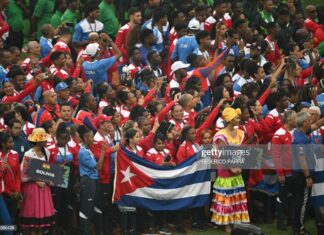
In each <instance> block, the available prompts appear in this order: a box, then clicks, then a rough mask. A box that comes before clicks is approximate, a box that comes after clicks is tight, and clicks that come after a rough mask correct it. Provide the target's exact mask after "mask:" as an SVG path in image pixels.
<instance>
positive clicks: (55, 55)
mask: <svg viewBox="0 0 324 235" xmlns="http://www.w3.org/2000/svg"><path fill="white" fill-rule="evenodd" d="M61 55H65V53H64V52H62V51H54V52H53V53H52V54H51V57H50V59H51V61H52V62H54V61H55V60H57V59H58V58H59V57H60V56H61Z"/></svg>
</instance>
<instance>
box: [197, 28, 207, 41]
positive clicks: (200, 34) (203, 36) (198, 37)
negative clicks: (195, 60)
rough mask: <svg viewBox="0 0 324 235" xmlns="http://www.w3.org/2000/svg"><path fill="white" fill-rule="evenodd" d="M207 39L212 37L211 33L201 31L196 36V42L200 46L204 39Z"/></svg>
mask: <svg viewBox="0 0 324 235" xmlns="http://www.w3.org/2000/svg"><path fill="white" fill-rule="evenodd" d="M207 37H210V34H209V32H207V31H205V30H203V31H199V32H198V33H197V34H196V41H197V43H198V44H200V40H201V39H203V38H207Z"/></svg>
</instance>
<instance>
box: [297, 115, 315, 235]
mask: <svg viewBox="0 0 324 235" xmlns="http://www.w3.org/2000/svg"><path fill="white" fill-rule="evenodd" d="M309 117H310V116H309V114H308V113H307V112H300V113H298V114H297V116H296V125H297V129H296V130H295V131H294V133H293V142H292V143H293V176H294V178H295V184H294V185H293V195H294V197H293V198H294V200H295V201H294V208H295V213H294V216H293V225H292V228H293V234H308V232H307V231H306V230H305V227H304V216H305V210H306V205H307V201H308V197H309V193H310V189H311V188H312V186H313V180H312V177H311V172H312V171H314V169H315V156H314V153H313V151H312V145H311V141H310V138H309V137H308V134H310V132H311V122H310V118H309Z"/></svg>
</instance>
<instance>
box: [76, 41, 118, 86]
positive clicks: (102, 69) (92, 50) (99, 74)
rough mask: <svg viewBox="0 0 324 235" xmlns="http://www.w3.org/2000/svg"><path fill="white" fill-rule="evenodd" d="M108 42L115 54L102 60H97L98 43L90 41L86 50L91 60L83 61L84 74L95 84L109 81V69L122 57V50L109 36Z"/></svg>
mask: <svg viewBox="0 0 324 235" xmlns="http://www.w3.org/2000/svg"><path fill="white" fill-rule="evenodd" d="M108 42H109V44H110V46H111V47H112V48H113V50H114V56H112V57H110V58H105V59H101V60H97V59H98V57H99V55H100V53H99V51H100V48H99V44H98V43H90V44H89V45H88V46H87V47H86V49H85V52H86V53H87V55H88V56H90V58H91V59H90V61H86V62H84V63H83V65H82V67H83V70H84V74H85V77H86V79H87V80H90V79H91V80H92V81H93V83H94V85H97V84H99V83H101V82H107V83H108V75H107V70H108V69H109V68H110V67H111V66H112V65H113V64H114V63H115V62H116V61H117V60H118V59H119V58H120V57H121V55H122V54H121V51H120V50H119V49H118V48H117V46H116V44H115V43H114V42H113V41H112V40H111V38H110V37H109V38H108Z"/></svg>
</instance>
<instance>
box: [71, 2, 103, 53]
mask: <svg viewBox="0 0 324 235" xmlns="http://www.w3.org/2000/svg"><path fill="white" fill-rule="evenodd" d="M85 11H86V17H87V18H85V19H83V20H81V21H80V22H79V23H78V24H77V25H76V26H75V27H74V33H73V37H72V43H73V45H74V46H75V47H77V48H83V47H84V46H86V45H87V44H88V43H89V33H91V32H99V31H102V30H103V29H104V24H103V23H102V22H100V21H98V20H97V19H98V18H99V16H100V11H99V6H98V4H94V3H90V4H87V5H86V9H85Z"/></svg>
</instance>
